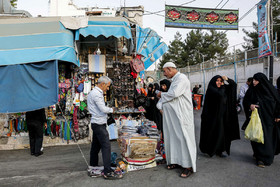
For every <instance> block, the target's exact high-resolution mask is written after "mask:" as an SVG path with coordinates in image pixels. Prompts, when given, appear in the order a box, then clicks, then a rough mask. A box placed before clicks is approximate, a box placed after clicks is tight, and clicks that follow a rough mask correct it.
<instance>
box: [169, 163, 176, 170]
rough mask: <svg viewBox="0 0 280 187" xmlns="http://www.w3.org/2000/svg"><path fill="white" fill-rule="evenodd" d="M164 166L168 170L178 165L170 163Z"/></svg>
mask: <svg viewBox="0 0 280 187" xmlns="http://www.w3.org/2000/svg"><path fill="white" fill-rule="evenodd" d="M166 168H167V169H168V170H172V169H175V168H178V165H177V164H170V165H167V167H166Z"/></svg>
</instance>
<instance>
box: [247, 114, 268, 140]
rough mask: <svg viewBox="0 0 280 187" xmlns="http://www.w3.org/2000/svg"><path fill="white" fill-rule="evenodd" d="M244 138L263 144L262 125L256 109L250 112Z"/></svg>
mask: <svg viewBox="0 0 280 187" xmlns="http://www.w3.org/2000/svg"><path fill="white" fill-rule="evenodd" d="M245 138H246V139H248V140H251V141H254V142H258V143H262V144H264V139H263V129H262V123H261V119H260V116H259V113H258V110H257V109H255V110H254V111H253V112H252V115H251V120H250V122H249V124H248V126H247V128H246V130H245Z"/></svg>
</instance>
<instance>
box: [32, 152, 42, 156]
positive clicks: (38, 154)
mask: <svg viewBox="0 0 280 187" xmlns="http://www.w3.org/2000/svg"><path fill="white" fill-rule="evenodd" d="M42 154H43V151H40V152H39V153H35V154H34V156H36V157H38V156H40V155H42Z"/></svg>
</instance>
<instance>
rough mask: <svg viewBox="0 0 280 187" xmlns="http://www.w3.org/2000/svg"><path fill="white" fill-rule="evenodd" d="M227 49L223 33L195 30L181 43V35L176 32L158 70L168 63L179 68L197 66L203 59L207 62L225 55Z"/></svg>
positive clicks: (226, 41) (226, 40)
mask: <svg viewBox="0 0 280 187" xmlns="http://www.w3.org/2000/svg"><path fill="white" fill-rule="evenodd" d="M227 48H228V39H227V37H226V34H225V33H223V32H217V31H215V30H210V32H209V33H207V32H202V31H201V30H199V29H196V30H192V31H191V32H189V33H188V34H187V36H186V39H185V40H184V41H183V42H182V36H181V34H180V33H179V32H177V33H176V35H175V39H174V40H173V41H172V42H171V43H170V45H169V51H168V52H167V53H166V54H164V55H163V59H162V61H161V64H160V69H161V68H162V66H163V65H164V64H165V63H166V62H168V61H171V62H174V63H175V64H176V65H177V67H179V68H182V67H186V66H188V65H195V64H199V63H201V62H202V61H203V58H204V61H207V60H209V59H213V58H217V57H219V56H223V55H225V53H226V50H227ZM202 55H203V56H202Z"/></svg>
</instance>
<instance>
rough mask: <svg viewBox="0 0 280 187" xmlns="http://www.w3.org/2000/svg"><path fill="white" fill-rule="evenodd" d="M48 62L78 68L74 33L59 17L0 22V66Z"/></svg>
mask: <svg viewBox="0 0 280 187" xmlns="http://www.w3.org/2000/svg"><path fill="white" fill-rule="evenodd" d="M49 60H61V61H66V62H72V63H74V64H76V65H77V66H79V62H78V60H77V56H76V52H75V49H74V34H73V33H72V31H70V30H68V29H66V28H65V27H64V26H63V25H62V24H61V23H60V18H59V17H49V18H21V19H0V66H2V65H14V64H26V63H35V62H43V61H49Z"/></svg>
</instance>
